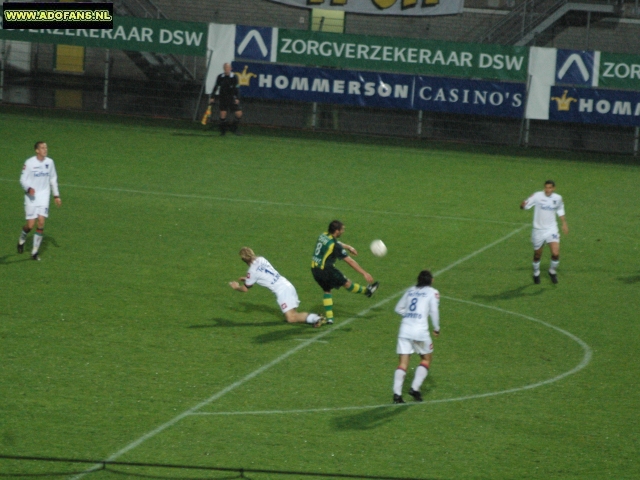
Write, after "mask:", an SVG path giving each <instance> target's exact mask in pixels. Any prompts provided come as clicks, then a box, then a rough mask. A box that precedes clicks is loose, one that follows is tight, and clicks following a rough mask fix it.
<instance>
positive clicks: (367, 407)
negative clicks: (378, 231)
mask: <svg viewBox="0 0 640 480" xmlns="http://www.w3.org/2000/svg"><path fill="white" fill-rule="evenodd" d="M441 298H446V299H447V300H451V301H454V302H460V303H467V304H469V305H474V306H477V307H482V308H488V309H490V310H496V311H498V312H502V313H506V314H508V315H515V316H518V317H522V318H524V319H526V320H530V321H532V322H536V323H540V324H542V325H544V326H545V327H549V328H552V329H553V330H556V331H558V332H560V333H562V334H563V335H566V336H567V337H569V338H570V339H571V340H573V341H574V342H576V343H577V344H578V345H580V346H581V347H582V350H583V351H584V355H583V356H582V360H581V361H580V363H579V364H578V365H576V366H575V367H573V368H572V369H571V370H568V371H566V372H563V373H561V374H560V375H556V376H555V377H552V378H548V379H546V380H541V381H540V382H536V383H531V384H529V385H524V386H522V387H515V388H509V389H507V390H498V391H497V392H487V393H477V394H475V395H466V396H464V397H453V398H441V399H438V400H427V401H424V402H421V403H403V404H398V405H396V404H389V403H385V404H382V405H357V406H351V407H325V408H308V409H296V410H254V411H247V412H194V413H193V414H192V415H196V416H197V415H200V416H206V415H212V416H225V417H226V416H238V415H286V414H301V413H326V412H342V411H353V410H373V409H378V408H403V407H419V406H424V405H432V404H436V403H451V402H463V401H466V400H475V399H478V398H487V397H496V396H498V395H506V394H509V393H516V392H522V391H525V390H532V389H534V388H538V387H542V386H544V385H549V384H550V383H555V382H557V381H559V380H562V379H563V378H566V377H568V376H570V375H573V374H574V373H578V372H579V371H580V370H582V369H583V368H585V367H586V366H587V365H588V364H589V362H590V361H591V358H592V357H593V350H591V347H590V346H589V345H587V343H586V342H584V341H583V340H582V339H580V338H579V337H577V336H575V335H574V334H572V333H571V332H568V331H566V330H563V329H562V328H560V327H556V326H555V325H552V324H550V323H547V322H545V321H543V320H540V319H538V318H534V317H530V316H528V315H523V314H522V313H517V312H512V311H510V310H505V309H504V308H499V307H494V306H492V305H484V304H482V303H477V302H472V301H469V300H461V299H459V298H453V297H448V296H446V295H441Z"/></svg>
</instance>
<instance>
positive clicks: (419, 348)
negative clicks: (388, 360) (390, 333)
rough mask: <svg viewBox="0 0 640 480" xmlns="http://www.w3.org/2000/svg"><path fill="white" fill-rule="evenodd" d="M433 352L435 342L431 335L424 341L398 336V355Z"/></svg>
mask: <svg viewBox="0 0 640 480" xmlns="http://www.w3.org/2000/svg"><path fill="white" fill-rule="evenodd" d="M432 352H433V342H432V341H431V337H429V338H428V339H427V340H424V341H421V340H411V339H410V338H402V337H398V346H397V347H396V353H397V354H398V355H411V354H412V353H417V354H418V355H426V354H427V353H432Z"/></svg>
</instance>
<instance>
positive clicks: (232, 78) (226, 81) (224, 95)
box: [209, 63, 242, 135]
mask: <svg viewBox="0 0 640 480" xmlns="http://www.w3.org/2000/svg"><path fill="white" fill-rule="evenodd" d="M222 68H223V69H224V73H221V74H220V75H218V78H216V85H215V87H213V96H212V97H211V99H210V100H209V103H210V104H212V103H215V102H216V101H217V102H218V105H219V106H220V135H224V134H225V133H227V130H231V131H232V132H233V133H234V134H236V135H240V132H238V124H239V123H240V119H241V118H242V107H241V106H240V92H239V90H238V76H237V75H236V74H235V73H233V72H232V71H231V65H230V64H229V63H225V64H224V65H223V67H222ZM229 111H232V112H233V113H234V117H235V118H234V119H233V121H232V122H231V123H229V121H228V120H227V114H228V113H229Z"/></svg>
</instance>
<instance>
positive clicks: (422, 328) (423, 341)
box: [393, 270, 440, 403]
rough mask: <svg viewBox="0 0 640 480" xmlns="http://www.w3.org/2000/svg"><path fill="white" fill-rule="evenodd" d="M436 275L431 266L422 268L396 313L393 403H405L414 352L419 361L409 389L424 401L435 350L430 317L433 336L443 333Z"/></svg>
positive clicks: (418, 398) (416, 398)
mask: <svg viewBox="0 0 640 480" xmlns="http://www.w3.org/2000/svg"><path fill="white" fill-rule="evenodd" d="M432 282H433V276H432V275H431V272H430V271H429V270H423V271H421V272H420V274H419V275H418V282H417V284H416V286H415V287H411V288H410V289H409V290H407V291H406V292H405V293H404V295H403V296H402V298H401V299H400V301H399V302H398V304H397V305H396V309H395V310H396V313H397V314H399V315H402V323H401V324H400V331H399V332H398V345H397V347H396V353H397V354H398V356H399V358H400V364H399V365H398V368H397V369H396V372H395V374H394V377H393V403H404V400H403V399H402V385H403V384H404V379H405V377H406V376H407V369H408V368H409V357H410V356H411V354H412V353H417V354H418V355H420V360H421V361H420V365H418V367H417V368H416V373H415V376H414V378H413V383H412V384H411V389H410V390H409V395H411V396H412V397H413V398H414V399H415V400H416V401H418V402H421V401H422V394H421V393H420V387H421V386H422V383H423V382H424V381H425V379H426V378H427V375H428V374H429V365H430V364H431V358H432V354H433V342H432V340H431V336H430V335H429V321H428V319H429V317H431V324H432V325H433V336H434V337H437V336H438V335H440V313H439V310H438V307H439V305H440V293H439V292H438V290H436V289H435V288H433V287H431V283H432Z"/></svg>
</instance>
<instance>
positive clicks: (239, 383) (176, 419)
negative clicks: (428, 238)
mask: <svg viewBox="0 0 640 480" xmlns="http://www.w3.org/2000/svg"><path fill="white" fill-rule="evenodd" d="M525 227H526V225H524V226H522V227H520V228H517V229H516V230H513V231H512V232H511V233H509V234H507V235H505V236H504V237H502V238H500V239H498V240H496V241H494V242H491V243H490V244H488V245H485V246H484V247H482V248H480V249H478V250H476V251H475V252H473V253H470V254H469V255H467V256H465V257H463V258H461V259H459V260H456V261H455V262H453V263H452V264H450V265H448V266H446V267H444V268H443V269H441V270H438V271H437V272H435V273H434V274H433V276H434V277H437V276H438V275H441V274H443V273H445V272H447V271H449V270H451V269H452V268H454V267H455V266H457V265H460V264H461V263H462V262H465V261H467V260H470V259H471V258H473V257H475V256H477V255H480V254H481V253H482V252H484V251H486V250H488V249H489V248H491V247H494V246H496V245H498V244H499V243H501V242H504V241H505V240H508V239H509V238H511V237H512V236H514V235H516V234H517V233H519V232H520V231H522V229H523V228H525ZM403 293H404V290H402V291H400V292H396V293H395V294H393V295H391V296H390V297H387V298H385V299H384V300H381V301H379V302H378V303H376V304H374V305H373V306H371V307H368V308H365V309H364V310H362V311H361V312H359V313H357V314H356V315H355V316H353V317H351V318H348V319H347V320H345V321H343V322H341V323H339V324H338V325H335V326H334V327H333V328H331V329H327V330H325V331H324V332H322V333H319V334H317V335H316V336H314V337H313V338H310V339H309V340H307V341H305V342H303V343H300V345H297V346H296V347H294V348H292V349H291V350H289V351H287V352H285V353H283V354H282V355H280V356H279V357H277V358H276V359H274V360H272V361H271V362H269V363H267V364H265V365H263V366H262V367H260V368H258V369H257V370H254V371H253V372H251V373H249V374H248V375H246V376H244V377H242V378H241V379H240V380H238V381H237V382H234V383H232V384H231V385H228V386H227V387H225V388H223V389H222V390H220V391H219V392H217V393H215V394H214V395H212V396H211V397H209V398H207V399H206V400H203V401H202V402H200V403H198V404H197V405H196V406H194V407H191V408H190V409H188V410H185V411H184V412H182V413H181V414H179V415H177V416H176V417H174V418H172V419H171V420H169V421H168V422H165V423H163V424H162V425H160V426H159V427H157V428H155V429H154V430H151V431H150V432H148V433H146V434H144V435H143V436H141V437H140V438H138V439H137V440H135V441H133V442H131V443H130V444H129V445H127V446H126V447H124V448H122V449H120V450H118V451H117V452H115V453H114V454H112V455H110V456H109V457H108V458H107V459H106V460H105V461H106V462H112V461H114V460H116V459H118V458H120V457H121V456H122V455H124V454H126V453H128V452H130V451H131V450H133V449H135V448H136V447H138V446H139V445H141V444H142V443H144V442H145V441H147V440H149V439H150V438H152V437H155V436H156V435H157V434H159V433H161V432H163V431H164V430H166V429H167V428H169V427H172V426H173V425H175V424H176V423H178V422H179V421H180V420H182V419H184V418H185V417H188V416H190V415H194V414H195V413H196V412H197V411H198V410H200V409H201V408H202V407H205V406H207V405H209V404H211V403H213V402H215V401H216V400H218V399H219V398H221V397H223V396H224V395H226V394H227V393H229V392H231V391H232V390H235V389H236V388H238V387H240V386H242V385H244V384H245V383H247V382H248V381H249V380H252V379H253V378H255V377H257V376H258V375H260V374H262V373H264V372H265V371H267V370H269V369H270V368H271V367H273V366H275V365H277V364H279V363H280V362H282V361H283V360H286V359H287V358H289V357H290V356H291V355H293V354H295V353H297V352H299V351H300V350H302V349H304V348H306V347H308V346H309V345H311V344H312V343H315V342H317V341H319V340H321V339H323V338H324V337H326V336H327V335H329V334H331V333H332V332H334V331H336V330H337V329H339V328H342V327H345V326H347V325H349V324H350V323H352V322H353V321H355V320H357V319H358V318H360V317H363V316H364V315H366V314H368V313H369V312H370V311H372V310H374V309H376V308H378V307H381V306H382V305H385V304H386V303H389V302H390V301H391V300H393V299H394V298H397V297H399V296H400V295H402V294H403ZM102 465H103V464H100V463H99V464H96V465H94V466H92V467H90V468H89V469H87V470H86V471H85V472H82V473H80V474H78V475H76V476H74V477H72V478H71V480H79V479H81V478H83V477H84V476H85V475H87V474H89V473H91V472H94V471H96V470H99V469H101V468H102Z"/></svg>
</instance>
